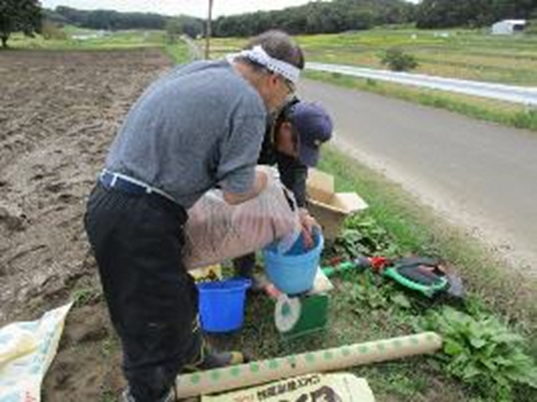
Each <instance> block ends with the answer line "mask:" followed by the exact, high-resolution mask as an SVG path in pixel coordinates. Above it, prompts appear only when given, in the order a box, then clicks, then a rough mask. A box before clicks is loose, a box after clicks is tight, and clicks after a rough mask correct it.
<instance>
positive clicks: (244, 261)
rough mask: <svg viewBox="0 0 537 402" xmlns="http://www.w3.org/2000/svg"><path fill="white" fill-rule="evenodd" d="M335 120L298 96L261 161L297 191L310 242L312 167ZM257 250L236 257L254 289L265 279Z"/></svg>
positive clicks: (269, 135) (272, 132) (273, 129)
mask: <svg viewBox="0 0 537 402" xmlns="http://www.w3.org/2000/svg"><path fill="white" fill-rule="evenodd" d="M332 133H333V123H332V119H331V118H330V115H329V114H328V112H327V111H326V110H325V108H324V107H323V106H321V105H320V104H319V103H315V102H307V101H301V100H298V99H296V98H294V99H293V100H291V101H290V102H288V103H287V104H286V105H285V106H284V107H283V108H282V109H281V111H280V112H279V114H278V116H277V117H276V119H275V121H274V123H273V124H271V125H270V126H269V128H268V129H267V132H266V134H265V139H264V141H263V146H262V148H261V153H260V156H259V160H258V164H261V165H276V166H277V168H278V171H279V173H280V179H281V181H282V183H283V184H284V185H285V186H286V187H287V188H288V189H289V190H291V191H292V192H293V194H294V196H295V199H296V202H297V205H298V207H299V208H300V221H301V224H302V233H303V238H304V241H305V243H306V246H310V245H311V244H313V239H312V230H313V228H314V227H315V226H318V224H317V222H316V221H315V219H314V218H313V217H312V216H311V215H310V214H309V213H308V210H307V208H306V206H307V202H306V180H307V178H308V168H310V167H315V166H317V163H318V162H319V158H320V153H321V147H322V145H323V144H324V143H326V142H328V141H329V140H330V139H331V138H332ZM255 263H256V261H255V254H247V255H245V256H242V257H239V258H236V259H235V260H234V261H233V265H234V268H235V273H236V274H237V275H238V276H240V277H245V278H249V279H251V280H252V290H254V291H256V290H260V288H262V286H263V281H262V280H261V279H260V278H259V277H257V276H255V275H254V269H255Z"/></svg>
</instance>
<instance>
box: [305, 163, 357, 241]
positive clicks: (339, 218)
mask: <svg viewBox="0 0 537 402" xmlns="http://www.w3.org/2000/svg"><path fill="white" fill-rule="evenodd" d="M307 193H308V203H309V206H308V210H309V212H310V213H311V215H313V216H314V217H315V219H317V222H319V224H320V225H321V226H322V228H323V235H324V237H325V239H330V240H333V239H334V238H336V237H337V235H338V234H339V232H340V230H341V226H342V224H343V221H344V220H345V218H346V217H347V216H348V215H349V214H351V213H355V212H359V211H363V210H364V209H366V208H367V203H366V202H365V201H364V200H363V199H362V198H360V196H359V195H358V194H356V193H336V192H335V186H334V177H333V176H331V175H329V174H328V173H324V172H321V171H320V170H317V169H310V171H309V174H308V182H307Z"/></svg>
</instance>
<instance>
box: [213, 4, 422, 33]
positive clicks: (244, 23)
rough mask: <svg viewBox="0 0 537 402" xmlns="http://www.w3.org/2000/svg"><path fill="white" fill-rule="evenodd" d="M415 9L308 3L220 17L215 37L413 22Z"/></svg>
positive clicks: (390, 5) (216, 23)
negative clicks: (281, 30)
mask: <svg viewBox="0 0 537 402" xmlns="http://www.w3.org/2000/svg"><path fill="white" fill-rule="evenodd" d="M414 18H415V6H414V5H413V4H411V3H407V2H404V1H402V0H334V1H332V2H320V1H316V2H311V3H308V4H305V5H303V6H299V7H290V8H287V9H284V10H278V11H259V12H256V13H248V14H241V15H234V16H229V17H220V18H218V19H217V20H216V21H215V23H214V28H213V29H214V35H215V36H222V37H226V36H252V35H255V34H258V33H260V32H263V31H265V30H267V29H272V28H278V29H283V30H285V31H287V32H288V33H290V34H317V33H335V32H343V31H351V30H362V29H369V28H371V27H373V26H376V25H385V24H401V23H409V22H412V21H413V20H414Z"/></svg>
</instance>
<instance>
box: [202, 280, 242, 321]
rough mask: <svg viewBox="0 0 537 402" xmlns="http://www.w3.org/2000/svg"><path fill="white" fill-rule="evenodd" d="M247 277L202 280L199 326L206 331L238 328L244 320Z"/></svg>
mask: <svg viewBox="0 0 537 402" xmlns="http://www.w3.org/2000/svg"><path fill="white" fill-rule="evenodd" d="M250 286H251V281H249V280H248V279H229V280H225V281H218V282H204V283H199V284H198V285H197V287H198V290H199V311H200V318H201V327H202V328H203V330H204V331H206V332H231V331H235V330H237V329H239V328H240V327H241V326H242V323H243V321H244V300H245V298H246V290H247V289H248V288H249V287H250Z"/></svg>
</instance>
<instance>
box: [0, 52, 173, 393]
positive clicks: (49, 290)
mask: <svg viewBox="0 0 537 402" xmlns="http://www.w3.org/2000/svg"><path fill="white" fill-rule="evenodd" d="M169 65H170V61H169V60H168V59H167V58H166V57H165V56H163V54H162V53H161V52H159V51H156V50H137V51H115V52H84V53H82V52H80V53H76V52H69V53H61V52H58V53H55V52H21V51H14V52H0V74H2V76H4V77H8V79H4V80H1V81H0V190H1V192H2V197H1V198H0V326H2V325H4V324H6V323H8V322H11V321H15V320H23V319H33V318H36V317H37V316H39V315H40V314H41V313H42V312H43V311H44V310H45V309H48V308H52V307H54V306H58V305H60V304H62V303H64V302H65V301H67V299H68V298H69V296H70V295H71V296H72V294H73V293H76V294H78V296H80V297H81V298H82V299H83V300H84V301H85V302H86V304H87V305H86V306H84V307H82V308H80V309H77V310H75V311H73V314H71V315H70V317H69V319H68V325H67V328H66V333H65V336H64V339H63V340H62V351H61V352H60V354H59V355H58V358H57V360H56V362H55V363H54V366H53V367H52V370H51V372H50V375H49V376H48V377H47V381H46V384H45V388H46V392H45V399H46V400H47V401H62V402H63V401H66V402H67V401H96V400H100V399H102V396H103V392H104V391H103V390H104V389H105V388H110V387H111V388H115V387H114V386H113V385H111V386H109V385H108V383H109V382H110V381H112V382H114V379H118V381H119V378H120V376H119V373H117V375H116V374H114V373H115V372H114V373H112V372H110V370H111V366H114V367H115V370H116V371H117V369H118V368H119V363H118V362H115V364H111V362H110V361H109V359H107V357H108V356H107V354H108V353H109V352H110V349H111V348H113V347H114V345H112V344H111V342H110V340H109V338H108V337H107V335H108V333H109V332H110V329H109V327H108V322H107V318H106V315H105V314H104V309H103V308H102V302H101V301H100V300H99V298H98V297H95V292H94V291H93V290H92V289H94V287H95V281H96V275H95V273H96V271H95V263H94V261H93V258H92V257H91V255H90V253H89V249H88V245H87V242H86V238H85V235H84V232H83V227H82V217H83V213H84V205H85V199H86V197H87V195H88V193H89V191H90V189H91V187H92V185H93V183H94V181H95V178H96V176H97V173H98V171H99V170H100V169H101V167H102V162H103V158H104V155H105V152H106V149H107V148H108V144H109V142H110V141H111V140H112V138H113V136H114V134H115V131H116V130H117V128H118V125H119V124H120V123H121V120H122V118H123V116H124V115H125V113H126V112H127V110H128V108H129V107H130V105H131V104H132V102H133V101H134V100H135V99H136V98H137V96H138V95H139V94H140V93H141V91H143V89H144V88H146V87H147V85H148V84H149V83H150V82H151V81H152V80H154V79H155V78H156V77H157V76H158V75H159V74H160V73H162V72H163V71H164V70H165V69H166V68H167V67H168V66H169ZM103 342H104V344H103ZM112 343H113V342H112ZM116 355H117V354H114V356H116ZM116 358H117V357H116ZM116 385H117V387H118V386H120V384H116Z"/></svg>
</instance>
